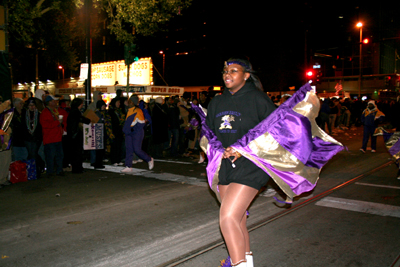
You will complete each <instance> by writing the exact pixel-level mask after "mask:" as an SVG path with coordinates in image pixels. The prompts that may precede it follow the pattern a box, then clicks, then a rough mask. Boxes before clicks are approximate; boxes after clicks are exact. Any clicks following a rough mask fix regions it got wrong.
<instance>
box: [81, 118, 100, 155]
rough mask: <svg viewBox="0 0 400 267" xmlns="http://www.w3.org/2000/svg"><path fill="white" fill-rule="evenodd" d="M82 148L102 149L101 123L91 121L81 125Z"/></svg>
mask: <svg viewBox="0 0 400 267" xmlns="http://www.w3.org/2000/svg"><path fill="white" fill-rule="evenodd" d="M83 149H84V150H96V149H104V124H103V123H91V124H84V125H83Z"/></svg>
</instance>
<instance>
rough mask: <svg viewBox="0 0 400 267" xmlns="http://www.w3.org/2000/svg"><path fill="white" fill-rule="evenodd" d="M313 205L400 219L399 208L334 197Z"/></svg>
mask: <svg viewBox="0 0 400 267" xmlns="http://www.w3.org/2000/svg"><path fill="white" fill-rule="evenodd" d="M315 204H316V205H317V206H322V207H330V208H336V209H342V210H350V211H357V212H364V213H369V214H374V215H379V216H390V217H397V218H400V207H399V206H392V205H386V204H380V203H373V202H366V201H360V200H353V199H345V198H336V197H325V198H323V199H321V200H320V201H318V202H316V203H315Z"/></svg>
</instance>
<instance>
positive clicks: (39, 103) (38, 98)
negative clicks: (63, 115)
mask: <svg viewBox="0 0 400 267" xmlns="http://www.w3.org/2000/svg"><path fill="white" fill-rule="evenodd" d="M45 98H46V94H45V92H44V90H42V89H37V90H36V91H35V102H36V108H37V110H38V111H39V112H40V113H41V112H42V111H43V109H44V108H45V106H44V100H45Z"/></svg>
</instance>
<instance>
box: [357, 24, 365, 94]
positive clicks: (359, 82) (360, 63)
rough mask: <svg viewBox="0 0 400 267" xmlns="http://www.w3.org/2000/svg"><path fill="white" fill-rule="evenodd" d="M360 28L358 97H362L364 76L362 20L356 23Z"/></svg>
mask: <svg viewBox="0 0 400 267" xmlns="http://www.w3.org/2000/svg"><path fill="white" fill-rule="evenodd" d="M356 26H357V27H358V28H359V29H360V61H359V70H358V98H359V99H360V97H361V78H362V73H361V71H362V44H363V41H362V27H363V24H362V22H358V23H357V25H356Z"/></svg>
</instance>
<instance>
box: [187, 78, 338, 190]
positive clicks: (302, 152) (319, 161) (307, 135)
mask: <svg viewBox="0 0 400 267" xmlns="http://www.w3.org/2000/svg"><path fill="white" fill-rule="evenodd" d="M310 90H311V86H310V85H309V84H306V85H304V86H302V87H301V88H300V89H299V90H298V91H297V92H296V93H295V94H293V96H292V97H290V98H289V99H288V100H287V101H286V102H284V103H283V104H282V105H281V106H280V107H279V108H277V109H276V110H275V111H274V112H273V113H271V114H270V115H269V116H268V117H267V118H266V119H264V120H263V121H262V122H260V123H259V124H258V125H257V126H256V127H254V128H253V129H252V130H250V131H249V132H248V133H247V134H246V135H244V136H243V137H242V138H240V139H239V140H238V141H236V142H235V143H234V144H232V145H231V147H233V148H235V149H237V150H239V151H245V152H246V153H247V154H248V155H250V157H247V158H248V159H249V160H251V161H252V162H253V163H255V164H256V165H257V166H259V167H260V168H262V169H263V170H264V171H265V168H267V169H268V170H269V171H270V172H272V173H274V174H275V175H276V176H278V177H279V179H281V180H282V181H283V182H284V183H286V184H287V185H288V186H289V187H290V188H291V190H292V191H293V192H294V193H295V194H296V195H300V194H302V193H304V192H308V191H310V190H312V189H313V188H314V187H315V186H316V182H315V183H312V182H310V181H308V180H307V179H306V178H304V177H302V176H301V175H298V174H296V173H293V172H290V171H282V170H278V169H276V168H275V167H273V166H272V165H271V164H269V163H268V162H267V161H268V155H267V156H265V157H264V158H260V157H258V156H257V155H256V154H255V153H254V152H253V151H252V149H251V148H250V146H249V143H250V142H251V141H253V140H255V139H256V138H258V137H260V136H261V135H263V134H264V133H269V134H270V135H272V137H273V138H274V139H275V140H276V141H277V142H278V143H279V145H281V146H282V147H283V148H284V149H286V150H287V151H288V152H290V153H291V154H292V155H294V156H295V157H296V158H297V159H298V160H299V161H301V162H302V163H303V164H304V165H305V166H307V167H312V168H317V169H321V168H322V167H323V166H324V165H325V164H326V163H327V162H328V160H330V159H331V158H332V157H333V156H334V155H335V154H336V153H338V152H340V151H341V150H343V148H344V147H343V146H341V145H338V144H335V143H331V142H327V141H324V140H322V139H321V138H319V137H317V136H315V137H313V136H312V125H311V122H310V119H309V118H307V117H305V116H303V115H301V114H299V113H297V112H295V111H294V110H293V108H294V107H295V106H296V105H297V104H298V103H300V102H301V101H303V100H304V99H305V98H306V96H307V92H308V91H310ZM193 108H194V109H195V110H196V112H197V113H198V114H199V116H200V118H201V121H202V131H201V135H200V136H201V138H203V136H205V137H206V138H207V139H208V148H207V151H206V153H207V157H208V165H207V176H208V182H209V185H210V187H211V185H212V182H213V179H214V176H215V172H216V171H217V170H218V167H219V164H220V162H221V158H222V154H223V152H224V148H223V147H222V144H221V142H220V141H218V140H217V137H216V135H215V134H214V133H213V132H212V131H211V130H210V128H209V127H208V126H207V125H206V122H205V118H206V117H205V114H204V112H203V110H202V109H201V108H199V107H197V106H194V107H193ZM313 119H314V118H313ZM316 127H318V126H316ZM252 158H254V159H256V160H253V159H252ZM261 165H262V166H261Z"/></svg>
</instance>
